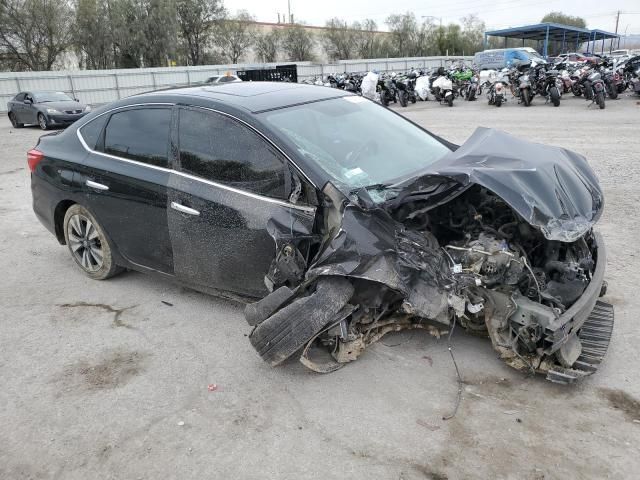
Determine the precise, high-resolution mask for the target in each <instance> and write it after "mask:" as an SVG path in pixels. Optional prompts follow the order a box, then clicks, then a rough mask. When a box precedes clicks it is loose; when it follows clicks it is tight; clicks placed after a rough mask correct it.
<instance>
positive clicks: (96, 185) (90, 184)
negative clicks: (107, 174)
mask: <svg viewBox="0 0 640 480" xmlns="http://www.w3.org/2000/svg"><path fill="white" fill-rule="evenodd" d="M84 183H85V184H86V185H87V187H91V188H95V189H96V190H103V191H104V190H109V187H107V186H106V185H103V184H101V183H98V182H94V181H93V180H87V181H86V182H84Z"/></svg>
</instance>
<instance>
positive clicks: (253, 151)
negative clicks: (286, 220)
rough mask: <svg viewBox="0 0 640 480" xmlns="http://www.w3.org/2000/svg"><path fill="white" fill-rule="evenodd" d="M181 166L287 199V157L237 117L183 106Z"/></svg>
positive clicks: (199, 173) (212, 179) (181, 111)
mask: <svg viewBox="0 0 640 480" xmlns="http://www.w3.org/2000/svg"><path fill="white" fill-rule="evenodd" d="M179 144H180V168H181V170H182V171H184V172H187V173H191V174H193V175H197V176H199V177H202V178H204V179H207V180H211V181H214V182H218V183H222V184H225V185H229V186H231V187H235V188H239V189H242V190H246V191H249V192H253V193H257V194H259V195H265V196H268V197H274V198H280V199H284V198H286V196H285V183H284V165H285V164H284V161H283V160H282V159H281V157H280V156H279V155H278V154H277V152H276V151H275V150H274V149H273V147H271V145H269V144H268V143H267V142H266V141H265V140H264V139H263V138H261V137H260V136H259V135H258V134H257V133H255V132H254V131H253V130H251V129H249V128H248V127H246V126H245V125H242V124H240V123H238V122H236V121H235V120H233V119H231V118H229V117H226V116H225V115H221V114H218V113H214V112H210V111H204V110H191V109H181V110H180V121H179Z"/></svg>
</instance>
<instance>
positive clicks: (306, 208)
mask: <svg viewBox="0 0 640 480" xmlns="http://www.w3.org/2000/svg"><path fill="white" fill-rule="evenodd" d="M147 106H168V107H174V106H176V104H174V103H136V104H131V105H122V106H120V107H115V108H113V109H111V110H107V111H105V112H102V113H101V114H100V115H96V116H95V117H94V118H92V119H91V120H90V121H88V122H87V123H85V124H84V125H82V126H80V127H78V128H77V129H76V135H77V137H78V140H79V141H80V143H81V144H82V146H83V147H84V149H85V150H86V151H87V152H90V153H93V154H95V155H100V156H102V157H106V158H112V159H114V160H119V161H121V162H125V163H131V164H133V165H139V166H141V167H147V168H151V169H154V170H158V171H161V172H166V173H169V174H174V175H179V176H181V177H184V178H188V179H190V180H195V181H198V182H202V183H205V184H207V185H211V186H212V187H217V188H221V189H223V190H227V191H229V192H234V193H238V194H240V195H245V196H247V197H250V198H254V199H256V200H262V201H265V202H268V203H273V204H276V205H282V206H284V207H289V208H295V209H296V210H301V211H304V212H308V213H315V211H316V207H310V206H304V205H296V204H293V203H291V202H287V201H285V200H278V199H277V198H271V197H265V196H263V195H258V194H256V193H253V192H248V191H246V190H240V189H238V188H234V187H230V186H228V185H224V184H222V183H217V182H213V181H211V180H207V179H205V178H202V177H198V176H196V175H191V174H189V173H186V172H179V171H178V170H173V169H171V168H165V167H159V166H157V165H151V164H149V163H143V162H138V161H136V160H131V159H129V158H122V157H118V156H116V155H111V154H109V153H104V152H98V151H96V150H94V149H92V148H90V147H89V145H87V143H86V142H85V140H84V138H83V137H82V134H81V133H80V130H81V129H82V128H83V127H84V126H85V125H88V124H89V123H91V122H93V121H94V120H95V119H97V118H100V117H101V116H103V115H106V114H107V113H111V112H115V111H116V110H121V109H124V108H129V107H147ZM185 107H190V108H200V109H203V110H209V111H211V112H215V113H219V114H221V115H225V116H227V117H229V118H231V119H233V120H236V121H238V122H240V123H242V124H243V125H246V126H247V127H249V128H250V129H251V130H253V131H254V132H256V133H257V134H258V135H260V136H261V137H262V138H264V139H265V140H266V141H267V142H268V143H269V144H270V145H272V146H273V147H274V148H275V149H276V150H278V152H280V153H281V154H282V155H283V156H284V157H285V158H286V159H287V160H288V161H289V162H291V164H292V165H293V166H294V167H295V168H296V170H298V171H299V172H300V173H301V174H302V175H303V176H304V177H305V178H306V179H307V180H308V181H309V182H310V183H311V185H312V186H313V187H314V188H317V187H316V186H315V185H314V184H313V182H312V181H311V180H310V179H309V178H308V177H307V176H306V175H305V174H304V172H303V171H302V170H300V167H298V165H296V163H295V162H293V161H292V160H291V159H290V158H289V157H288V156H287V154H286V153H284V152H283V151H282V150H281V149H280V148H279V147H278V146H277V145H276V144H274V143H273V142H272V141H271V140H269V139H268V138H267V137H266V136H265V135H264V134H262V133H261V132H260V131H259V130H257V129H256V128H254V127H253V126H252V125H250V124H248V123H247V122H245V121H243V120H241V119H239V118H236V117H234V116H233V115H230V114H228V113H225V112H221V111H219V110H215V109H213V108H208V107H200V106H197V105H192V106H189V105H185Z"/></svg>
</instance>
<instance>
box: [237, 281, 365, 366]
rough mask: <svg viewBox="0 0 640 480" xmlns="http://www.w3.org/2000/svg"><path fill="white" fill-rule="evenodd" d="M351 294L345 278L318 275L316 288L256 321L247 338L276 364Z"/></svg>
mask: <svg viewBox="0 0 640 480" xmlns="http://www.w3.org/2000/svg"><path fill="white" fill-rule="evenodd" d="M352 295H353V286H352V285H351V282H349V281H348V280H347V279H345V278H341V277H325V278H320V279H319V280H318V282H317V284H316V289H315V291H314V292H313V293H312V294H311V295H309V296H307V297H302V298H299V299H297V300H294V301H293V302H291V303H290V304H289V305H287V306H286V307H284V308H282V309H280V310H279V311H277V312H276V313H274V314H273V315H271V316H270V317H269V318H267V319H266V320H265V321H264V322H262V323H261V324H260V325H258V326H257V327H256V328H255V329H254V330H253V332H251V335H249V340H250V341H251V345H253V348H255V349H256V351H257V352H258V355H260V357H262V359H263V360H264V361H265V362H267V363H268V364H269V365H271V366H275V365H279V364H280V363H282V362H284V361H285V360H286V359H287V358H289V357H290V356H291V355H293V354H294V353H295V352H296V351H298V350H299V349H300V348H302V347H303V346H304V345H305V344H306V343H307V342H308V341H309V340H311V339H312V338H313V337H314V335H316V334H317V333H318V332H320V331H321V330H322V329H323V328H324V327H326V326H327V324H328V323H329V322H330V321H331V320H332V319H333V318H334V317H335V315H336V314H337V313H338V312H339V311H340V310H341V309H342V307H344V306H345V305H346V304H347V302H348V301H349V299H350V298H351V296H352Z"/></svg>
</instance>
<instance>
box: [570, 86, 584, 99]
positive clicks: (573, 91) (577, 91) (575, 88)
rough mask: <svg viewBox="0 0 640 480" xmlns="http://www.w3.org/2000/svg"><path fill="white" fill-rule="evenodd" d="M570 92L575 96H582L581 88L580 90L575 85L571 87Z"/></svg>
mask: <svg viewBox="0 0 640 480" xmlns="http://www.w3.org/2000/svg"><path fill="white" fill-rule="evenodd" d="M571 92H572V93H573V94H574V95H575V96H576V97H581V96H582V90H580V89H579V88H577V87H573V86H572V87H571Z"/></svg>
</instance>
